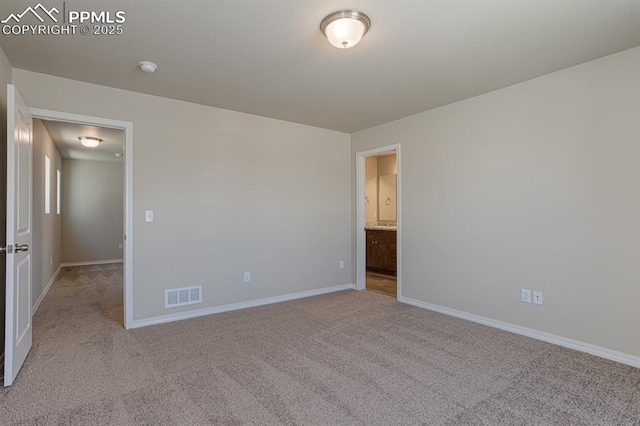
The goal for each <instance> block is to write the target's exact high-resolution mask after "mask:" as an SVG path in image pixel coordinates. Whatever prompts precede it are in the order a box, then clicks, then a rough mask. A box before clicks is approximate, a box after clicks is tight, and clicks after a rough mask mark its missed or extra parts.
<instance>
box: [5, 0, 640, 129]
mask: <svg viewBox="0 0 640 426" xmlns="http://www.w3.org/2000/svg"><path fill="white" fill-rule="evenodd" d="M36 3H37V0H31V1H24V0H3V1H2V2H1V4H0V18H2V19H4V18H5V17H6V16H8V15H9V14H10V13H18V12H21V11H22V10H24V9H25V7H26V6H29V5H31V6H34V5H35V4H36ZM46 5H47V6H48V7H51V6H54V5H57V7H58V8H59V9H60V10H62V0H51V1H46ZM65 7H66V10H102V9H103V10H109V11H114V12H115V11H116V10H124V11H125V12H126V22H125V23H124V24H123V31H124V34H123V35H121V36H94V35H87V36H81V35H75V36H4V35H2V36H0V46H2V48H3V50H4V51H5V53H6V55H7V56H8V58H9V60H10V61H11V63H12V65H13V66H14V67H16V68H22V69H27V70H32V71H37V72H42V73H46V74H52V75H57V76H62V77H67V78H72V79H76V80H82V81H87V82H92V83H97V84H102V85H106V86H112V87H117V88H122V89H128V90H133V91H138V92H143V93H149V94H154V95H159V96H165V97H169V98H175V99H181V100H186V101H191V102H196V103H200V104H205V105H212V106H217V107H221V108H226V109H231V110H237V111H243V112H247V113H252V114H258V115H262V116H266V117H273V118H279V119H283V120H288V121H293V122H298V123H305V124H309V125H313V126H318V127H323V128H328V129H335V130H340V131H344V132H354V131H357V130H360V129H364V128H368V127H371V126H374V125H378V124H382V123H385V122H388V121H391V120H395V119H398V118H401V117H405V116H408V115H412V114H415V113H418V112H421V111H424V110H427V109H431V108H435V107H438V106H441V105H445V104H448V103H451V102H455V101H458V100H461V99H466V98H469V97H472V96H476V95H479V94H482V93H485V92H489V91H492V90H496V89H499V88H502V87H506V86H509V85H511V84H514V83H518V82H521V81H525V80H528V79H531V78H534V77H538V76H541V75H544V74H548V73H550V72H553V71H557V70H560V69H563V68H567V67H570V66H573V65H576V64H579V63H582V62H586V61H589V60H592V59H596V58H599V57H602V56H606V55H609V54H612V53H615V52H618V51H621V50H625V49H628V48H631V47H634V46H638V45H640V1H638V0H615V1H614V0H508V1H507V0H430V1H417V0H368V1H366V0H349V1H339V0H324V1H317V0H270V1H264V0H215V1H204V0H200V1H196V0H189V1H175V0H136V1H130V0H94V1H91V2H90V3H87V2H86V1H81V0H66V5H65ZM346 7H353V8H357V9H360V10H362V11H364V12H365V13H366V14H368V15H369V17H370V18H371V21H372V27H371V30H370V31H369V32H368V33H367V35H366V36H365V37H364V39H363V40H362V41H361V42H360V44H359V45H357V46H356V47H354V48H352V49H345V50H340V49H336V48H334V47H332V46H331V45H330V44H329V43H328V42H327V40H326V39H325V38H324V36H323V35H322V34H321V32H320V30H319V25H320V21H321V20H322V18H324V17H325V16H326V15H327V14H329V13H330V12H333V11H335V10H339V9H342V8H346ZM36 23H37V22H36ZM140 60H149V61H153V62H156V63H157V64H158V66H159V68H158V71H157V72H156V74H154V75H148V74H143V73H142V72H140V71H138V70H137V68H136V66H137V63H138V62H139V61H140Z"/></svg>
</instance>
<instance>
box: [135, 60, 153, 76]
mask: <svg viewBox="0 0 640 426" xmlns="http://www.w3.org/2000/svg"><path fill="white" fill-rule="evenodd" d="M138 66H139V67H140V69H141V70H142V72H146V73H148V74H153V73H154V72H156V70H157V69H158V66H157V65H156V64H154V63H153V62H149V61H142V62H140V63H139V64H138Z"/></svg>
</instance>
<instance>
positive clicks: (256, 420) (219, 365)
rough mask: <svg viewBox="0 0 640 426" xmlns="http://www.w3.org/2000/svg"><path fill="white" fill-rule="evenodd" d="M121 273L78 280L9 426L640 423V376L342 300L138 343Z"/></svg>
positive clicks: (72, 272) (409, 312)
mask: <svg viewBox="0 0 640 426" xmlns="http://www.w3.org/2000/svg"><path fill="white" fill-rule="evenodd" d="M121 301H122V270H121V269H119V265H105V266H96V267H80V268H66V269H65V271H64V272H63V273H62V274H61V277H60V278H59V279H58V281H56V283H55V284H54V285H53V287H52V289H51V291H50V292H49V294H48V295H47V297H46V299H45V300H44V302H43V304H42V306H41V307H40V309H39V311H38V312H37V314H36V317H35V319H34V346H33V349H32V350H31V353H30V355H29V357H28V358H27V361H26V363H25V365H24V368H23V369H22V371H21V372H20V374H19V375H18V378H17V380H16V382H15V384H14V386H13V387H11V388H9V389H4V390H0V423H1V424H3V425H5V424H13V423H14V422H15V423H16V424H38V425H40V424H42V425H69V424H77V425H92V424H100V425H109V424H113V425H128V424H146V425H165V424H167V425H170V424H175V425H205V424H221V425H245V424H246V425H279V424H283V425H439V424H449V425H472V424H478V425H479V424H482V425H546V424H560V425H579V424H593V425H634V424H635V425H637V424H639V423H640V370H638V369H634V368H631V367H628V366H624V365H621V364H616V363H614V362H609V361H605V360H602V359H599V358H596V357H593V356H590V355H586V354H582V353H579V352H575V351H572V350H568V349H564V348H560V347H557V346H553V345H550V344H546V343H543V342H539V341H536V340H532V339H528V338H525V337H521V336H518V335H515V334H510V333H507V332H503V331H499V330H495V329H492V328H489V327H484V326H481V325H477V324H474V323H470V322H467V321H463V320H459V319H456V318H452V317H447V316H445V315H440V314H437V313H433V312H429V311H426V310H422V309H419V308H415V307H411V306H408V305H403V304H400V303H398V302H396V301H395V300H393V299H391V298H389V297H385V296H382V295H378V294H375V293H371V292H356V291H345V292H340V293H333V294H328V295H324V296H318V297H313V298H308V299H302V300H297V301H292V302H286V303H281V304H276V305H269V306H264V307H259V308H253V309H246V310H242V311H235V312H230V313H224V314H218V315H211V316H207V317H202V318H197V319H192V320H186V321H181V322H176V323H171V324H164V325H158V326H152V327H147V328H142V329H137V330H130V331H126V330H124V329H123V328H122V326H121V321H122V320H121V318H122V308H121V306H120V305H121Z"/></svg>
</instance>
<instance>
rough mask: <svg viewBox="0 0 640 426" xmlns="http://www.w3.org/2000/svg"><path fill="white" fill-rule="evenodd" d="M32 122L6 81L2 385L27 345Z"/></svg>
mask: <svg viewBox="0 0 640 426" xmlns="http://www.w3.org/2000/svg"><path fill="white" fill-rule="evenodd" d="M32 122H33V119H32V118H31V114H30V112H29V108H27V105H26V104H25V102H24V100H23V99H22V96H20V94H19V93H18V91H17V90H16V88H15V86H13V85H12V84H9V85H7V245H6V247H3V250H4V251H5V254H6V262H7V307H6V318H5V346H4V348H5V349H4V350H5V353H4V385H5V386H11V384H12V383H13V381H14V379H15V378H16V375H17V374H18V371H19V370H20V367H21V366H22V363H23V362H24V360H25V358H26V357H27V354H28V353H29V349H31V338H32V335H31V332H32V329H31V239H32V236H31V221H32V218H31V216H32V202H31V198H32V185H31V176H32V174H31V165H32V156H33V144H32Z"/></svg>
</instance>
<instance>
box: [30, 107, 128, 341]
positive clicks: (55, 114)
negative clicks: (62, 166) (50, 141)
mask: <svg viewBox="0 0 640 426" xmlns="http://www.w3.org/2000/svg"><path fill="white" fill-rule="evenodd" d="M30 111H31V115H32V116H33V117H35V118H41V119H44V120H55V121H64V122H67V123H76V124H88V125H93V126H100V127H109V128H113V129H122V130H124V237H125V238H124V246H123V249H124V327H125V328H131V327H132V324H133V123H132V122H129V121H120V120H112V119H109V118H101V117H92V116H88V115H79V114H71V113H68V112H60V111H51V110H46V109H40V108H30Z"/></svg>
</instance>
